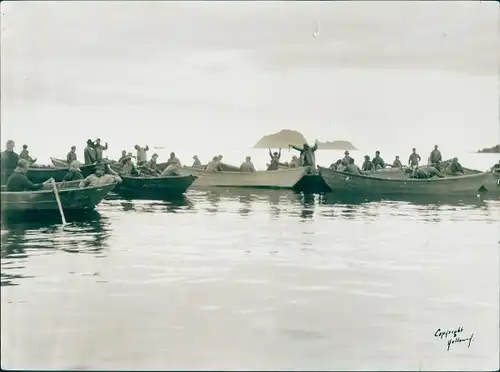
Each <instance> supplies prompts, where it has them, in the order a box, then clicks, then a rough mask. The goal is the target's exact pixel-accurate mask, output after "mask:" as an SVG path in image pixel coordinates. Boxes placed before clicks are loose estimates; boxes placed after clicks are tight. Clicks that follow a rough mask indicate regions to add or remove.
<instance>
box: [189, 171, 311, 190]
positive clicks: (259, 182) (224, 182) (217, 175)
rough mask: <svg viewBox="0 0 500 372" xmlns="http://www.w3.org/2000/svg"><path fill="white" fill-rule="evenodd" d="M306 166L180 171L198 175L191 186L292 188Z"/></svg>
mask: <svg viewBox="0 0 500 372" xmlns="http://www.w3.org/2000/svg"><path fill="white" fill-rule="evenodd" d="M307 171H308V168H307V167H300V168H288V169H279V170H274V171H256V172H225V171H222V172H207V171H205V170H200V169H196V168H189V167H186V168H182V170H181V172H183V173H191V174H194V175H195V176H198V178H197V179H196V181H195V182H194V183H193V186H192V187H258V188H282V189H292V188H293V187H294V186H295V184H296V183H297V182H299V181H300V180H301V179H302V177H303V176H304V175H305V174H306V173H307Z"/></svg>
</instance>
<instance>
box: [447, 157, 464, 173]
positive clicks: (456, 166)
mask: <svg viewBox="0 0 500 372" xmlns="http://www.w3.org/2000/svg"><path fill="white" fill-rule="evenodd" d="M449 171H450V172H451V174H461V175H463V174H464V168H462V164H460V163H459V162H458V158H453V160H452V162H451V164H450V168H449Z"/></svg>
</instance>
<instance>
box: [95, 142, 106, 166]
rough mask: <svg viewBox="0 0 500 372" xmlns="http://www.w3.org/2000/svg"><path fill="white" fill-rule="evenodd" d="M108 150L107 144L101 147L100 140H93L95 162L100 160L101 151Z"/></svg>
mask: <svg viewBox="0 0 500 372" xmlns="http://www.w3.org/2000/svg"><path fill="white" fill-rule="evenodd" d="M107 149H108V143H107V142H106V144H105V146H103V145H101V139H100V138H98V139H96V140H95V143H94V150H95V160H96V161H97V162H99V161H101V160H102V153H103V151H105V150H107Z"/></svg>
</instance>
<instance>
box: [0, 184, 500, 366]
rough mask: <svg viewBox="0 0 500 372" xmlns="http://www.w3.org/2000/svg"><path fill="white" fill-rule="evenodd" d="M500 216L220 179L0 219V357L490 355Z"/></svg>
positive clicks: (141, 361)
mask: <svg viewBox="0 0 500 372" xmlns="http://www.w3.org/2000/svg"><path fill="white" fill-rule="evenodd" d="M499 217H500V201H498V200H483V199H481V198H475V197H472V198H465V199H463V198H462V199H449V200H448V199H444V200H441V201H436V200H435V199H434V201H432V200H419V199H417V200H413V201H412V202H400V201H398V202H396V201H394V202H391V201H361V200H358V201H353V200H350V201H345V200H343V199H342V197H339V196H334V195H333V196H332V195H329V196H328V195H327V196H318V195H316V196H314V195H301V194H296V193H293V192H290V191H276V190H273V191H265V190H237V189H224V188H223V189H216V190H205V191H202V190H198V191H196V190H190V191H189V192H188V193H187V194H186V195H185V197H184V198H181V199H179V200H171V201H151V200H134V201H129V200H122V199H120V198H119V197H114V196H110V198H109V199H108V200H105V201H104V202H103V203H101V204H100V205H99V206H98V208H97V210H96V211H95V212H94V213H91V214H90V215H89V216H87V217H86V218H79V219H77V220H73V221H72V222H71V223H70V224H69V225H68V226H66V227H65V228H64V229H63V228H62V227H61V225H60V221H59V220H58V218H54V219H46V220H44V221H33V222H23V223H19V222H13V223H10V222H5V221H4V222H3V224H2V237H1V243H2V249H1V280H2V282H1V284H2V286H1V295H2V296H1V297H2V299H1V306H2V316H1V327H2V328H1V329H2V331H1V341H2V342H1V345H2V346H1V360H2V367H3V368H8V369H11V368H22V369H30V368H36V369H63V370H64V369H66V370H71V369H126V370H130V369H132V370H133V369H174V370H175V369H177V370H179V369H211V370H219V369H220V370H224V369H230V370H279V369H292V370H353V369H357V370H359V369H363V370H484V369H486V370H494V369H496V368H497V367H498V360H499V355H498V349H499V347H498V346H499V339H498V334H499V332H498V330H499V323H498V319H499V317H498V314H499V280H498V279H499V249H498V248H499V246H498V243H499V240H500V231H499V220H500V218H499ZM458 327H462V328H463V331H462V332H461V333H460V334H459V336H460V335H462V337H463V338H467V337H470V335H471V334H473V336H472V337H473V339H472V341H471V343H470V346H468V342H462V343H456V344H452V345H451V346H450V349H449V350H447V348H448V346H447V340H446V339H440V338H439V337H436V336H435V333H436V332H437V331H438V329H440V330H441V331H445V330H448V329H457V328H458ZM449 337H451V336H449Z"/></svg>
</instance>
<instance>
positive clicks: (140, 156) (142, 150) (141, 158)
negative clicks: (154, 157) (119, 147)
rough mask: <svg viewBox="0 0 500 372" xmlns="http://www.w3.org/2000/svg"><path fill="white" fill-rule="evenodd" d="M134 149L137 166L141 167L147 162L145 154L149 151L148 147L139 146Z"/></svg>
mask: <svg viewBox="0 0 500 372" xmlns="http://www.w3.org/2000/svg"><path fill="white" fill-rule="evenodd" d="M134 149H136V150H137V165H143V164H146V163H147V162H148V156H147V155H146V152H147V151H149V146H148V145H146V146H145V147H141V146H139V145H135V146H134Z"/></svg>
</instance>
